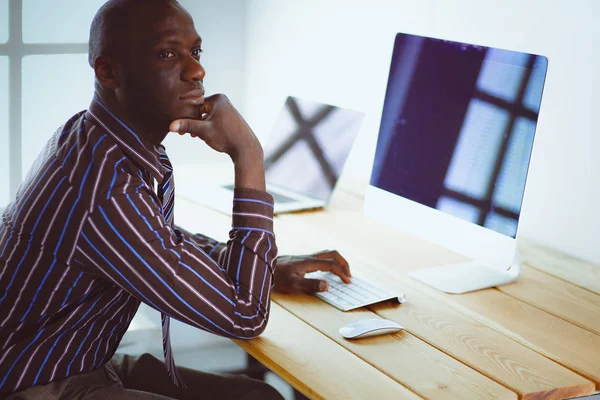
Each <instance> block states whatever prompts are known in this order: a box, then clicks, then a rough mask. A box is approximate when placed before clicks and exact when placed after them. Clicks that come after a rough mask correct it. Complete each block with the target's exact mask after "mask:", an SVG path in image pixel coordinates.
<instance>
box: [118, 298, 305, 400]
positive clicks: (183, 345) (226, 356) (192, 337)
mask: <svg viewBox="0 0 600 400" xmlns="http://www.w3.org/2000/svg"><path fill="white" fill-rule="evenodd" d="M171 344H172V346H173V355H174V357H175V361H176V362H177V365H180V366H183V367H188V368H194V369H198V370H200V371H205V372H226V371H232V370H239V369H242V368H244V367H245V365H246V353H245V352H244V350H242V349H241V348H240V347H238V346H237V345H236V344H235V343H233V342H232V341H231V340H229V339H225V338H222V337H218V336H215V335H212V334H209V333H207V332H203V331H201V330H198V329H196V328H193V327H191V326H189V325H186V324H183V323H181V322H179V321H173V320H172V321H171ZM118 352H121V353H127V354H131V355H138V354H143V353H150V354H152V355H154V356H155V357H157V358H159V359H162V357H163V355H162V354H163V353H162V336H161V330H160V314H159V313H158V312H157V311H155V310H153V309H151V308H150V307H148V306H146V305H144V304H142V305H141V306H140V309H139V311H138V313H137V314H136V316H135V317H134V319H133V321H132V322H131V325H130V327H129V330H128V331H127V333H125V336H124V337H123V340H122V341H121V344H120V346H119V350H118ZM266 381H267V383H269V384H270V385H271V386H273V387H274V388H276V389H277V390H278V391H279V392H280V393H281V395H282V396H283V397H284V398H285V399H286V400H293V398H294V392H293V390H292V388H291V386H289V385H288V384H287V383H286V382H285V381H283V380H282V379H281V378H279V377H278V376H277V375H275V374H273V373H269V374H267V377H266Z"/></svg>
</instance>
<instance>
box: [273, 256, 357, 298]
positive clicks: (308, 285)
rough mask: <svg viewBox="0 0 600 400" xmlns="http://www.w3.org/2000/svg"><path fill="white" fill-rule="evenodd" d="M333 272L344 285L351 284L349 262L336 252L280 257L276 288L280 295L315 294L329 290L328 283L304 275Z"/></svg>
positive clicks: (276, 270) (277, 264) (278, 259)
mask: <svg viewBox="0 0 600 400" xmlns="http://www.w3.org/2000/svg"><path fill="white" fill-rule="evenodd" d="M315 271H331V272H332V273H334V274H336V275H337V276H339V277H340V278H341V279H342V281H343V282H344V283H350V277H351V276H352V275H351V274H350V267H349V266H348V262H347V261H346V260H345V259H344V257H342V256H341V255H340V253H338V252H337V251H335V250H326V251H321V252H319V253H315V254H311V255H304V256H279V257H278V258H277V262H276V268H275V288H274V290H275V291H277V292H280V293H306V294H314V293H316V292H324V291H326V290H327V288H328V284H327V281H324V280H321V279H308V278H305V277H304V274H307V273H309V272H315Z"/></svg>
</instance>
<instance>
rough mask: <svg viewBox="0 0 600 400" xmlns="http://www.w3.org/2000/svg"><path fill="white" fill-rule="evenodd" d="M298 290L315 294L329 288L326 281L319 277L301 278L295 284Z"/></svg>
mask: <svg viewBox="0 0 600 400" xmlns="http://www.w3.org/2000/svg"><path fill="white" fill-rule="evenodd" d="M295 286H296V287H297V288H298V290H299V291H300V292H302V293H306V294H315V293H317V292H324V291H326V290H327V289H328V288H329V284H328V283H327V281H322V280H320V279H302V280H301V281H298V282H297V283H296V285H295Z"/></svg>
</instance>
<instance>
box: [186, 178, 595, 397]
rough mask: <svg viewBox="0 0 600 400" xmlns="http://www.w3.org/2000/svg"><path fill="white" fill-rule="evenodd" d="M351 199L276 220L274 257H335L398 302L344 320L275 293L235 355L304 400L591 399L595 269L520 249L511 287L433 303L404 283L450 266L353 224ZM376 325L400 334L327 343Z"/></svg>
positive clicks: (409, 241)
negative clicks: (357, 327)
mask: <svg viewBox="0 0 600 400" xmlns="http://www.w3.org/2000/svg"><path fill="white" fill-rule="evenodd" d="M357 188H358V189H357ZM363 189H364V185H363V186H362V189H361V186H360V185H356V184H354V183H353V182H352V181H350V180H345V181H343V182H342V183H340V185H339V186H338V188H337V189H336V193H335V195H334V199H333V201H332V204H331V206H330V207H329V208H328V209H327V210H325V211H318V212H306V213H297V214H286V215H282V216H278V217H277V218H276V219H275V232H276V234H277V242H278V245H279V248H280V254H285V253H310V252H314V251H318V250H322V249H325V248H335V249H338V250H339V251H340V252H341V253H342V254H343V255H344V256H345V257H346V258H347V259H348V260H349V261H350V263H351V268H353V269H361V270H362V271H364V272H367V273H369V274H370V275H371V276H372V277H373V279H376V280H380V281H382V282H386V284H388V285H392V286H396V287H398V288H399V289H400V290H402V291H403V292H405V293H406V294H407V296H408V302H407V303H405V304H403V305H397V304H392V303H384V304H379V305H375V306H372V307H369V308H368V309H361V310H357V311H353V312H346V313H344V312H341V311H338V310H337V309H335V308H333V307H331V306H329V305H328V304H326V303H324V302H321V301H320V300H318V299H316V298H314V297H311V296H304V295H281V294H276V295H274V296H273V300H274V303H275V304H273V305H272V315H271V319H270V322H269V325H268V328H267V330H266V331H265V333H264V334H263V335H262V336H261V337H259V338H257V339H255V340H251V341H236V343H237V344H238V345H240V346H241V347H243V348H244V349H245V350H246V351H247V352H248V353H250V354H251V355H252V356H254V357H255V358H257V359H258V360H259V361H261V362H262V363H263V364H265V365H266V366H267V367H268V368H270V369H271V370H273V371H274V372H275V373H277V374H278V375H279V376H281V377H282V378H283V379H285V380H286V381H287V382H289V383H290V384H291V385H293V386H294V387H295V388H296V389H298V390H299V391H301V392H302V393H304V394H305V395H307V396H308V397H310V398H326V399H338V398H339V399H346V398H357V399H400V398H427V399H483V398H486V399H487V398H490V399H492V398H494V399H495V398H498V399H505V398H506V399H516V398H523V399H562V398H568V397H575V396H581V395H585V394H590V393H594V392H595V390H596V389H600V325H599V323H600V322H599V321H600V291H598V290H597V289H598V286H597V282H596V283H593V282H591V280H592V279H594V277H597V276H600V275H598V274H600V272H599V271H600V267H597V266H593V265H589V264H586V263H583V262H581V261H577V260H573V259H571V258H569V257H566V256H564V255H557V254H556V253H555V252H553V251H546V250H545V249H543V248H542V247H540V246H538V245H535V244H533V243H524V244H523V246H524V247H523V253H524V259H525V261H526V264H527V265H526V266H525V267H524V270H523V275H522V276H521V277H520V278H519V280H518V281H517V282H515V283H513V284H510V285H507V286H503V287H500V288H497V289H487V290H482V291H478V292H474V293H469V294H465V295H448V294H445V293H441V292H438V291H436V290H434V289H431V288H429V287H427V286H425V285H422V284H420V283H419V282H417V281H414V280H412V279H410V278H409V277H407V276H406V272H407V271H408V270H410V269H414V268H419V267H427V266H431V265H435V264H437V263H441V262H452V261H460V260H462V257H461V256H459V255H457V254H454V253H452V252H450V251H447V250H445V249H442V248H439V247H437V246H435V245H432V244H430V243H428V242H425V241H422V240H420V239H416V238H414V237H411V236H410V235H408V234H406V233H403V232H401V231H398V230H396V229H394V228H391V227H388V226H385V225H382V224H379V223H376V222H373V221H370V220H367V219H366V218H364V217H363V214H362V190H363ZM177 207H178V208H177V212H178V213H179V214H178V215H182V214H181V212H183V213H184V214H185V215H186V217H185V219H186V220H187V222H186V225H184V226H186V227H187V228H190V229H198V230H200V231H202V232H204V233H207V234H210V235H213V236H215V237H216V238H221V239H223V238H226V235H227V229H228V226H229V223H230V217H228V216H226V215H222V214H219V213H216V212H214V211H211V210H208V209H206V208H204V207H202V206H200V205H197V204H194V203H191V202H189V201H186V200H181V201H180V200H178V206H177ZM182 208H183V210H182ZM559 263H562V264H563V265H562V267H563V268H564V269H569V267H570V266H571V265H572V264H573V265H576V272H570V273H569V272H562V269H561V268H560V267H559V266H558V265H557V264H559ZM557 271H558V272H557ZM584 282H587V284H586V285H585V286H584V285H582V284H581V283H584ZM377 316H381V317H383V318H388V319H392V320H395V321H397V322H399V323H400V324H402V325H404V326H405V327H406V330H405V331H404V332H402V333H398V334H394V335H387V336H379V337H374V338H369V339H363V340H360V341H348V340H345V339H343V338H342V337H341V336H340V335H339V333H338V329H339V328H340V327H341V326H342V325H344V324H346V323H348V322H351V321H354V320H357V319H361V318H365V317H377Z"/></svg>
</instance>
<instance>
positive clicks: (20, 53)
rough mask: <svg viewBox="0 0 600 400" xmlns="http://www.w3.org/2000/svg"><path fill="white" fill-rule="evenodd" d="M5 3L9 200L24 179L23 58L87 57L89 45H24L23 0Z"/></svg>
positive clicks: (2, 46) (0, 48)
mask: <svg viewBox="0 0 600 400" xmlns="http://www.w3.org/2000/svg"><path fill="white" fill-rule="evenodd" d="M7 1H8V16H9V18H8V41H6V42H5V43H0V56H8V154H9V162H8V171H9V182H8V187H9V198H10V199H13V198H14V197H15V196H16V193H17V187H18V186H19V184H20V183H21V181H22V179H23V165H22V160H23V143H22V141H23V123H22V120H23V107H22V97H23V58H24V57H26V56H31V55H49V54H53V55H58V54H87V53H88V43H87V42H86V43H77V42H73V43H25V42H24V41H23V0H7Z"/></svg>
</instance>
